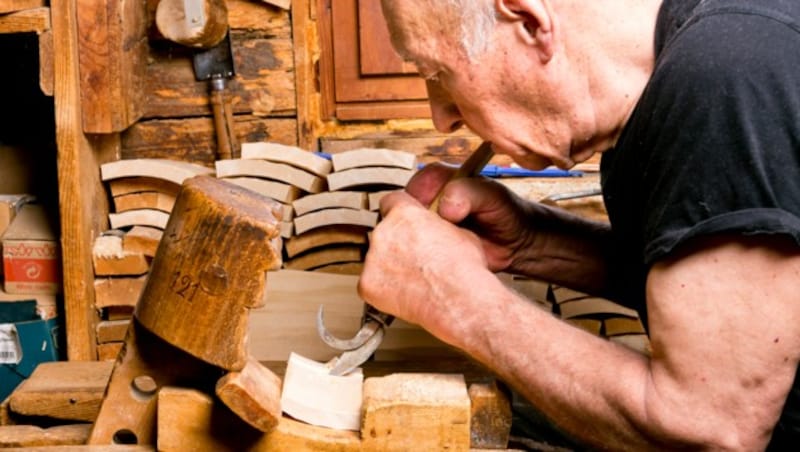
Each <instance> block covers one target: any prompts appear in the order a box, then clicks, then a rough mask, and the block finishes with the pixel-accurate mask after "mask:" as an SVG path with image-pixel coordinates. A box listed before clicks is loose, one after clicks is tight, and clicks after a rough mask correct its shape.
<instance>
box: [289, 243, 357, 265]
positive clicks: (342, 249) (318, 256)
mask: <svg viewBox="0 0 800 452" xmlns="http://www.w3.org/2000/svg"><path fill="white" fill-rule="evenodd" d="M361 260H362V249H361V247H360V246H358V245H344V246H336V247H327V248H320V249H318V250H314V251H309V252H308V253H305V254H303V255H300V256H297V257H295V258H292V259H289V260H287V261H286V262H284V263H283V266H284V268H288V269H290V270H313V269H315V268H317V267H322V266H324V265H329V264H340V263H343V262H361Z"/></svg>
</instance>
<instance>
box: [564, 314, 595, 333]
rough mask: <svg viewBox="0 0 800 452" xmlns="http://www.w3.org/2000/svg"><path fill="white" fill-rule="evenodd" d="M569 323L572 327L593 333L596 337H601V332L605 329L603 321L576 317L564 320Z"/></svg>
mask: <svg viewBox="0 0 800 452" xmlns="http://www.w3.org/2000/svg"><path fill="white" fill-rule="evenodd" d="M564 321H566V322H567V323H569V324H570V325H572V326H575V327H578V328H580V329H582V330H584V331H586V332H588V333H592V334H594V335H595V336H600V332H601V331H602V329H603V321H602V320H600V319H589V318H585V317H574V318H571V319H564Z"/></svg>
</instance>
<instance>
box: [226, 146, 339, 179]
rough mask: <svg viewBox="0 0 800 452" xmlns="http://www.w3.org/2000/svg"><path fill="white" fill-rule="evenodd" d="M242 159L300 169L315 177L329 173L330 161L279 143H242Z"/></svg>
mask: <svg viewBox="0 0 800 452" xmlns="http://www.w3.org/2000/svg"><path fill="white" fill-rule="evenodd" d="M242 159H262V160H269V161H271V162H276V163H285V164H287V165H291V166H294V167H296V168H300V169H302V170H305V171H308V172H310V173H312V174H316V175H317V176H325V175H327V174H329V173H330V172H331V169H332V164H331V161H330V160H328V159H326V158H324V157H320V156H319V155H316V154H314V153H313V152H309V151H306V150H303V149H300V148H298V147H295V146H287V145H285V144H280V143H271V142H257V143H242Z"/></svg>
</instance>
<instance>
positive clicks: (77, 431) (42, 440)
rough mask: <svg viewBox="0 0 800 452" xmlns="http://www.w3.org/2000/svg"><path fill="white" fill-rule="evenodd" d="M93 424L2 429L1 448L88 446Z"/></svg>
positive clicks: (14, 426)
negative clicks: (87, 441)
mask: <svg viewBox="0 0 800 452" xmlns="http://www.w3.org/2000/svg"><path fill="white" fill-rule="evenodd" d="M91 428H92V425H91V424H70V425H59V426H55V427H50V428H41V427H37V426H35V425H9V426H3V427H0V448H3V449H6V448H12V447H24V448H26V450H27V449H28V448H32V447H42V446H68V445H79V444H86V440H87V439H89V431H90V430H91Z"/></svg>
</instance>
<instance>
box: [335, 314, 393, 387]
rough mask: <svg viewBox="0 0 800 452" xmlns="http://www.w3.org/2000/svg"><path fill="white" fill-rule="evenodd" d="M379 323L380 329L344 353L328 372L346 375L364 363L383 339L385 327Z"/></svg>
mask: <svg viewBox="0 0 800 452" xmlns="http://www.w3.org/2000/svg"><path fill="white" fill-rule="evenodd" d="M370 323H371V322H370ZM377 325H378V330H377V331H375V334H373V335H372V337H370V338H369V339H367V341H366V342H364V344H363V345H362V346H361V347H359V348H357V349H355V350H350V351H347V352H344V353H342V356H340V357H339V358H338V359H337V360H336V364H335V365H334V366H333V368H332V369H331V370H330V372H328V373H329V374H331V375H337V376H338V375H344V374H346V373H348V372H351V371H352V370H353V369H355V368H356V367H358V366H360V365H362V364H364V363H365V362H366V361H367V360H368V359H369V357H370V356H372V354H373V353H375V350H376V349H377V348H378V346H379V345H381V341H383V335H384V334H385V332H384V329H383V327H382V326H381V325H380V324H377ZM362 329H363V328H362Z"/></svg>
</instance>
